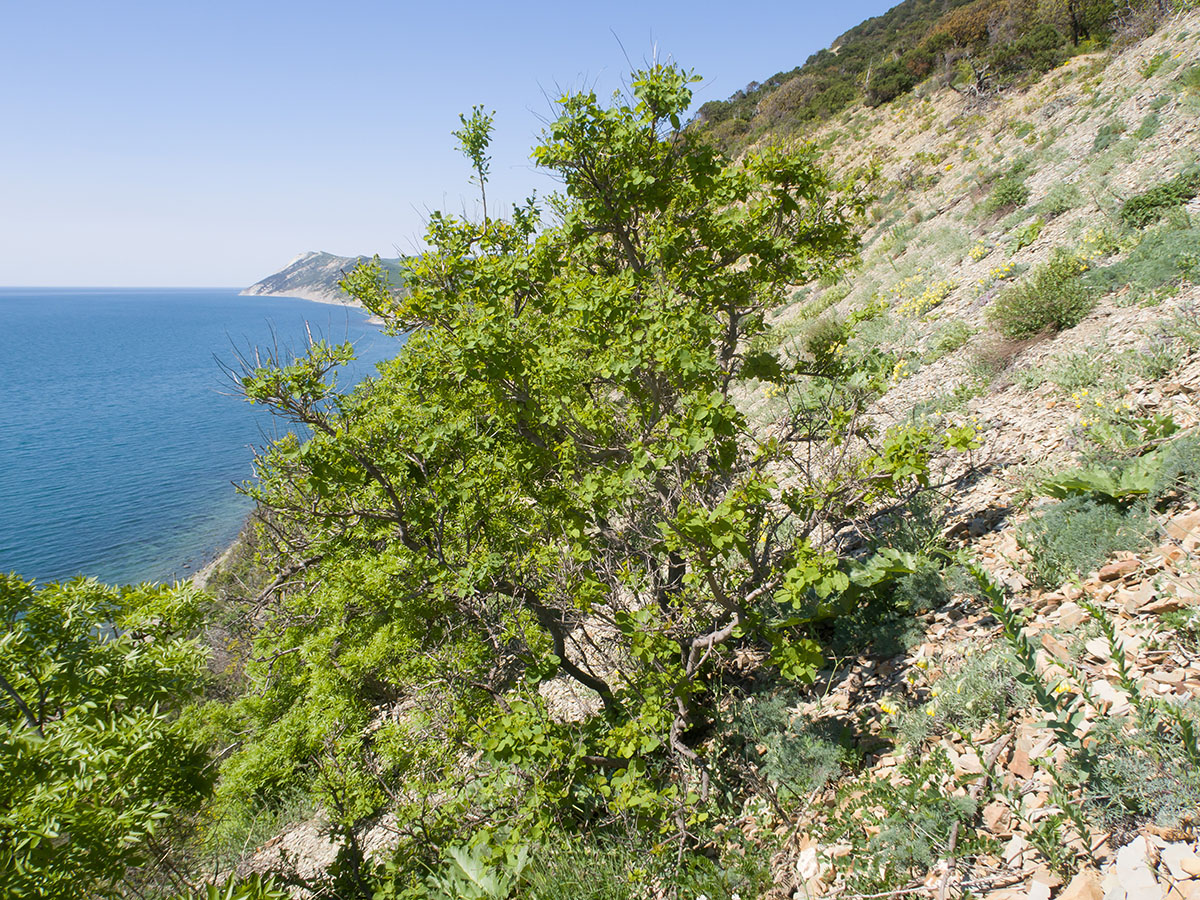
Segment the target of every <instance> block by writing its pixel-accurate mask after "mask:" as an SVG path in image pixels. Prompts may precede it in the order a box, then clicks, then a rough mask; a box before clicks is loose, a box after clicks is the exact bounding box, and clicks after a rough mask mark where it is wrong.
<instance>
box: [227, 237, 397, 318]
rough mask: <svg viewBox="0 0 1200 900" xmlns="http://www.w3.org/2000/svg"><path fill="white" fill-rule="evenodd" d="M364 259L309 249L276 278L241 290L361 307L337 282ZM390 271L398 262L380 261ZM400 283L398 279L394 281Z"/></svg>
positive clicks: (270, 277) (364, 258) (248, 293)
mask: <svg viewBox="0 0 1200 900" xmlns="http://www.w3.org/2000/svg"><path fill="white" fill-rule="evenodd" d="M367 259H368V257H365V256H334V255H333V254H332V253H323V252H319V251H314V250H310V251H308V252H306V253H301V254H300V255H299V256H297V257H296V258H295V259H293V260H292V261H291V262H290V263H288V264H287V265H286V266H285V267H284V268H282V269H280V270H279V271H278V272H276V273H275V274H274V275H268V276H267V277H266V278H264V279H262V280H261V281H258V282H255V283H254V284H252V285H250V287H248V288H246V289H245V290H244V291H242V293H243V294H246V295H251V296H259V297H298V298H300V299H301V300H312V301H315V302H317V303H340V304H342V305H344V306H362V304H361V303H359V302H358V301H357V300H355V299H354V298H353V297H351V296H350V295H349V294H347V293H346V292H345V291H343V290H342V289H341V288H340V287H339V286H338V283H339V282H340V281H341V280H342V278H343V277H344V276H345V275H347V274H349V272H350V271H351V270H352V269H353V268H354V267H355V266H356V265H358V264H359V262H363V261H365V260H367ZM381 262H382V263H383V264H384V266H385V267H386V268H388V269H390V270H393V271H394V270H395V269H396V268H398V263H399V260H390V259H389V260H381ZM395 280H396V281H397V282H398V279H395Z"/></svg>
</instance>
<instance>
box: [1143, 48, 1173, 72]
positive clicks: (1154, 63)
mask: <svg viewBox="0 0 1200 900" xmlns="http://www.w3.org/2000/svg"><path fill="white" fill-rule="evenodd" d="M1170 56H1171V54H1170V53H1168V52H1167V51H1166V50H1164V51H1163V52H1162V53H1156V54H1155V55H1154V56H1152V57H1150V58H1149V59H1148V60H1146V61H1145V62H1144V63H1142V64H1141V65H1140V66H1139V67H1138V71H1139V72H1140V73H1141V75H1142V77H1143V78H1150V77H1152V76H1153V75H1154V73H1155V72H1157V71H1158V70H1159V69H1161V68H1162V64H1163V63H1165V62H1166V61H1167V60H1168V59H1169V58H1170Z"/></svg>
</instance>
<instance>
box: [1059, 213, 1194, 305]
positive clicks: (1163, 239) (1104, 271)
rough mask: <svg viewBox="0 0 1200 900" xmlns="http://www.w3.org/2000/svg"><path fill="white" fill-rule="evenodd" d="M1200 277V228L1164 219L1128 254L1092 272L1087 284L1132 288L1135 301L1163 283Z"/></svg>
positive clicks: (1131, 292) (1105, 289)
mask: <svg viewBox="0 0 1200 900" xmlns="http://www.w3.org/2000/svg"><path fill="white" fill-rule="evenodd" d="M1198 276H1200V228H1194V227H1185V228H1177V227H1175V225H1174V223H1172V222H1169V221H1168V222H1164V223H1163V224H1162V225H1161V226H1159V227H1158V228H1153V229H1150V230H1148V231H1146V233H1145V234H1144V235H1143V236H1142V239H1141V241H1139V242H1138V245H1137V246H1136V247H1134V248H1133V250H1131V251H1130V252H1129V255H1128V256H1127V257H1126V258H1125V259H1123V260H1120V261H1119V262H1116V263H1113V264H1112V265H1111V266H1105V267H1104V268H1100V269H1096V270H1094V271H1092V272H1089V273H1088V274H1087V275H1086V276H1085V277H1084V278H1083V281H1084V283H1086V284H1088V285H1091V286H1093V287H1096V288H1098V289H1100V290H1103V291H1111V290H1117V289H1119V288H1123V287H1126V286H1127V287H1128V288H1129V298H1128V299H1129V300H1130V301H1135V300H1138V299H1140V298H1142V297H1144V296H1145V295H1146V294H1148V293H1150V292H1151V291H1155V290H1157V289H1159V288H1161V287H1163V286H1164V285H1170V284H1172V283H1179V282H1182V281H1185V280H1191V281H1194V280H1195V279H1196V278H1197V277H1198Z"/></svg>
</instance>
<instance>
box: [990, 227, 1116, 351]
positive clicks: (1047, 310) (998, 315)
mask: <svg viewBox="0 0 1200 900" xmlns="http://www.w3.org/2000/svg"><path fill="white" fill-rule="evenodd" d="M1085 268H1086V266H1085V264H1084V263H1082V262H1081V261H1080V260H1079V259H1078V257H1076V256H1074V255H1072V254H1071V253H1068V252H1067V251H1065V250H1063V249H1062V248H1057V249H1055V251H1054V252H1053V253H1052V254H1051V256H1050V260H1049V261H1048V262H1046V263H1044V264H1043V265H1041V266H1038V267H1037V268H1036V269H1034V270H1033V272H1031V273H1030V275H1029V276H1028V277H1027V278H1025V279H1024V280H1022V281H1020V282H1018V283H1017V284H1015V285H1013V286H1012V287H1010V288H1008V289H1007V290H1006V291H1004V293H1002V294H1001V295H1000V296H999V297H997V298H996V300H994V301H993V302H992V304H991V306H989V307H988V309H987V313H986V315H987V318H988V320H989V321H990V322H991V323H992V325H994V326H995V327H996V329H997V330H998V331H999V332H1000V333H1001V334H1002V335H1004V336H1005V337H1006V338H1009V339H1012V340H1022V339H1025V338H1031V337H1036V336H1037V335H1039V334H1042V333H1043V332H1046V331H1061V330H1063V329H1064V328H1071V327H1073V326H1075V325H1078V324H1079V323H1080V322H1081V321H1083V319H1084V317H1085V316H1086V315H1087V314H1088V313H1089V312H1091V309H1092V307H1093V306H1094V305H1095V302H1096V300H1095V292H1094V291H1093V290H1092V289H1090V288H1089V287H1088V286H1087V285H1085V284H1084V283H1083V282H1082V281H1081V280H1080V278H1079V276H1080V274H1081V273H1082V272H1083V271H1084V270H1085Z"/></svg>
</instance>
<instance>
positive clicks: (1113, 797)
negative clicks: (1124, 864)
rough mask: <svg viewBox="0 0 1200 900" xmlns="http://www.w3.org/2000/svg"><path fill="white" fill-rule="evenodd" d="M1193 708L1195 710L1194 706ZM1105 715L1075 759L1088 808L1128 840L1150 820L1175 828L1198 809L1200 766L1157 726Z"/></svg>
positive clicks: (1121, 839) (1121, 840) (1122, 839)
mask: <svg viewBox="0 0 1200 900" xmlns="http://www.w3.org/2000/svg"><path fill="white" fill-rule="evenodd" d="M1193 712H1194V711H1193ZM1139 725H1141V726H1142V727H1138V728H1135V729H1133V730H1131V729H1129V728H1128V723H1127V722H1126V721H1125V720H1122V719H1112V718H1109V717H1107V716H1101V717H1099V718H1098V719H1097V720H1096V728H1095V730H1093V731H1092V732H1091V735H1090V741H1089V745H1088V747H1087V748H1086V749H1085V750H1084V751H1083V752H1082V753H1081V754H1080V755H1079V757H1078V758H1077V759H1076V760H1075V765H1074V767H1073V768H1074V769H1075V777H1076V778H1078V780H1079V781H1080V782H1082V785H1083V798H1084V809H1085V811H1086V812H1087V813H1088V814H1089V815H1090V816H1092V817H1094V818H1095V819H1096V820H1098V821H1099V823H1100V824H1101V825H1102V826H1103V827H1104V828H1105V829H1106V830H1109V831H1111V832H1113V833H1114V835H1113V836H1114V838H1115V839H1116V842H1117V843H1124V842H1125V841H1126V840H1127V839H1128V838H1130V837H1132V836H1133V835H1134V834H1136V833H1137V831H1138V829H1139V828H1140V827H1141V826H1142V825H1143V824H1144V823H1146V822H1153V823H1154V824H1156V825H1158V826H1160V827H1175V826H1178V825H1179V824H1180V822H1181V821H1182V820H1183V819H1184V818H1185V817H1188V818H1189V819H1190V817H1191V816H1192V815H1193V814H1194V813H1195V811H1196V809H1197V808H1200V770H1197V768H1196V766H1195V764H1194V763H1193V762H1192V761H1191V760H1190V759H1188V758H1187V756H1186V755H1185V754H1184V753H1182V752H1180V749H1181V748H1180V746H1179V741H1178V740H1177V739H1176V738H1175V736H1174V735H1172V734H1170V733H1163V730H1162V729H1160V728H1156V727H1145V726H1147V725H1149V723H1148V722H1146V723H1139Z"/></svg>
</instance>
